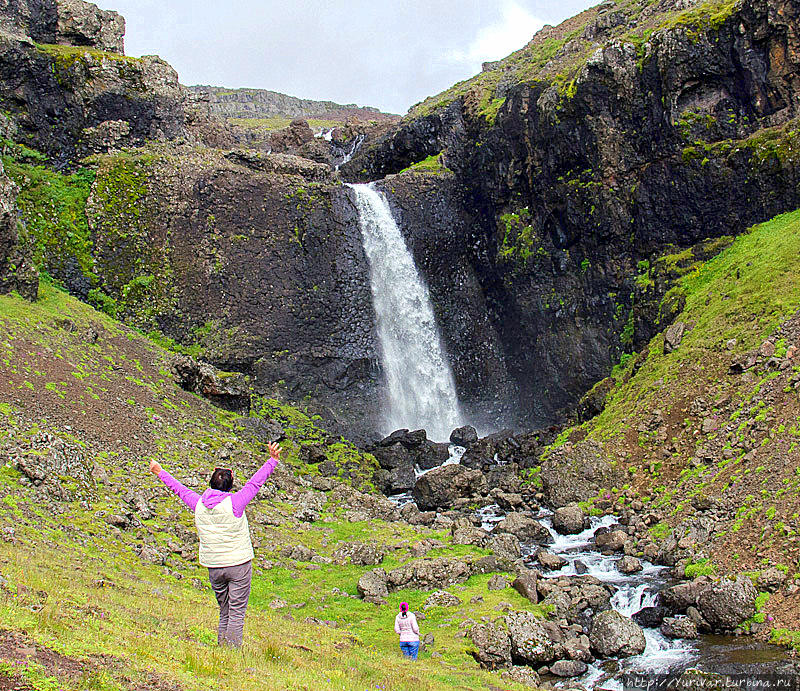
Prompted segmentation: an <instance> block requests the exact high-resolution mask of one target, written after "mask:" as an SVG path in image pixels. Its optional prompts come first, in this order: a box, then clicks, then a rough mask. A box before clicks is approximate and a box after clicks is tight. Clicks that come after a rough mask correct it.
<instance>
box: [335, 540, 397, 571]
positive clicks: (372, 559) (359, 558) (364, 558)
mask: <svg viewBox="0 0 800 691" xmlns="http://www.w3.org/2000/svg"><path fill="white" fill-rule="evenodd" d="M384 556H385V551H384V549H383V548H382V547H379V546H378V545H368V544H363V543H361V542H346V543H344V544H343V545H340V546H339V547H337V548H336V551H335V552H334V553H333V561H334V563H335V564H347V563H348V562H349V563H350V564H353V565H355V566H377V565H378V564H380V563H382V562H383V558H384Z"/></svg>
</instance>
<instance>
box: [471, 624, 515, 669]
mask: <svg viewBox="0 0 800 691" xmlns="http://www.w3.org/2000/svg"><path fill="white" fill-rule="evenodd" d="M469 637H470V639H471V640H472V643H473V644H474V645H475V647H476V648H477V652H475V653H474V656H475V659H476V660H477V661H478V663H479V664H480V665H481V666H482V667H486V668H487V669H498V668H500V667H508V665H510V664H511V638H510V637H509V635H508V632H507V631H506V629H505V627H503V626H502V625H498V624H475V625H474V626H473V627H472V628H471V629H470V630H469Z"/></svg>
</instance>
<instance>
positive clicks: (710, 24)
mask: <svg viewBox="0 0 800 691" xmlns="http://www.w3.org/2000/svg"><path fill="white" fill-rule="evenodd" d="M682 7H683V6H681V7H678V6H676V5H674V4H671V3H666V2H662V3H660V4H659V5H658V7H657V9H659V11H661V12H662V15H657V14H656V15H655V18H654V17H653V16H649V17H648V16H646V15H640V16H639V17H638V18H637V21H639V22H641V23H642V24H643V26H642V29H643V31H642V33H640V34H637V33H636V32H632V31H630V24H629V22H630V20H631V17H630V16H628V15H625V12H630V9H629V10H618V9H617V8H616V7H612V6H611V5H610V4H605V5H602V6H600V8H596V9H595V10H593V11H591V12H589V13H585V14H584V15H582V16H581V17H579V18H576V20H571V21H570V22H569V23H568V26H566V27H565V28H564V30H562V31H561V33H559V30H560V29H561V28H559V29H552V28H548V29H546V30H545V31H544V32H543V36H541V37H539V38H538V39H535V40H534V41H533V42H532V44H531V45H530V46H529V47H528V48H527V49H526V50H527V51H528V52H527V53H525V55H527V58H526V59H527V60H528V64H529V65H531V64H534V62H535V60H534V57H531V51H534V53H535V51H536V50H541V49H542V45H550V46H551V49H550V54H549V60H548V62H547V63H545V64H543V65H540V69H539V72H538V73H536V74H534V75H533V77H532V78H531V75H530V74H528V75H523V76H525V78H524V79H523V78H522V77H521V76H520V74H521V72H520V70H521V69H522V68H521V67H520V66H519V64H520V60H521V58H520V56H519V55H516V54H515V56H512V58H510V59H509V61H507V62H506V63H505V64H501V65H499V66H495V67H494V70H491V69H490V70H489V72H488V74H484V75H480V76H479V77H478V78H476V80H475V81H474V83H473V84H472V85H471V86H470V85H469V84H468V85H467V87H465V88H464V90H463V92H462V93H450V94H444V95H443V96H441V97H439V98H438V100H437V99H433V100H432V103H428V104H423V106H421V107H420V108H418V109H417V111H416V112H415V113H413V114H412V116H411V117H409V118H407V119H406V120H404V122H403V124H402V125H401V126H400V127H399V128H398V129H397V130H396V131H395V132H393V133H391V134H390V135H389V136H387V137H385V138H384V139H383V140H382V141H381V142H379V143H377V144H376V145H374V146H373V147H371V148H368V149H367V150H365V151H364V152H363V153H362V155H361V156H357V157H356V159H355V160H353V161H352V162H351V163H349V164H347V165H346V166H345V167H344V169H343V170H344V171H345V174H346V175H349V176H352V177H361V178H364V177H367V178H374V177H380V176H384V175H387V174H392V173H396V172H397V171H399V170H400V169H402V168H404V167H406V166H408V165H409V164H411V163H412V162H414V161H419V160H422V159H424V158H425V157H426V156H430V155H433V154H438V153H439V152H443V154H442V160H443V162H444V163H445V164H446V165H447V167H449V168H451V169H452V170H453V171H454V172H455V175H456V179H457V180H459V181H460V182H461V184H462V185H463V188H464V189H463V192H461V193H459V195H458V196H455V197H452V198H451V200H452V203H453V204H454V205H455V206H456V207H457V208H459V209H460V210H461V213H462V214H464V215H465V216H467V217H469V218H470V219H472V225H471V228H470V231H469V234H468V235H464V236H462V237H461V238H460V240H461V242H462V243H463V245H464V247H465V254H466V257H467V258H468V259H467V261H468V262H469V264H470V266H471V268H472V271H473V272H474V275H475V276H476V277H477V279H478V281H479V283H480V285H481V288H482V294H483V299H484V303H485V304H486V306H487V311H486V314H487V316H488V319H489V321H490V323H491V325H492V329H493V331H494V333H496V334H497V338H498V342H499V343H501V344H502V350H503V352H504V354H505V358H504V360H505V363H506V368H507V371H508V372H509V374H510V375H511V378H512V380H513V381H515V382H516V384H517V386H518V389H519V402H520V408H521V410H522V411H524V413H523V415H522V419H521V420H517V421H516V422H526V421H527V422H529V423H542V422H546V421H551V420H556V419H558V418H559V416H560V415H561V414H562V413H563V411H565V410H567V409H569V408H570V407H571V406H572V405H574V403H575V402H576V400H577V397H578V396H579V395H580V394H581V393H582V392H583V391H585V390H587V389H588V388H589V387H590V386H591V385H592V384H593V383H594V382H595V381H597V380H598V379H600V378H602V376H604V375H605V374H606V373H607V372H608V371H609V370H610V367H611V365H612V364H613V363H614V362H615V361H616V360H617V359H618V358H619V356H620V353H621V352H623V350H630V349H632V348H633V347H634V346H635V345H636V342H635V341H637V340H638V342H641V341H642V340H644V338H645V337H646V334H640V336H641V338H639V339H636V336H637V334H636V333H635V329H634V325H635V323H636V305H635V304H634V293H635V288H636V278H637V275H639V274H640V273H641V272H642V271H643V265H640V262H648V260H649V259H650V258H652V257H654V256H656V255H657V254H659V253H660V252H661V251H662V250H663V249H664V248H665V247H667V246H668V245H670V244H675V245H678V246H682V247H685V246H688V245H691V244H693V243H695V242H697V241H698V240H700V239H703V238H706V237H715V236H720V235H723V234H729V233H731V232H734V233H735V232H739V231H741V230H743V229H744V228H746V227H747V226H749V225H751V224H752V223H755V222H758V221H761V220H765V219H767V218H770V217H771V216H773V215H775V214H776V213H779V212H781V211H785V210H788V209H793V208H795V207H797V206H798V204H800V194H799V193H798V172H799V171H798V168H797V159H796V157H795V155H794V148H793V146H794V144H795V143H796V134H795V130H796V127H797V126H796V121H795V118H796V117H797V115H798V105H800V103H799V101H800V97H799V96H798V91H797V85H798V77H800V71H799V69H798V68H800V53H798V42H797V34H796V26H797V23H798V21H797V20H798V16H797V14H798V8H797V6H796V4H795V3H790V2H783V1H771V2H765V1H761V0H751V1H749V2H745V3H743V4H741V5H739V4H736V3H733V4H726V5H725V6H724V7H723V6H721V4H720V3H695V7H693V8H690V9H683V10H682ZM620 12H621V13H622V14H620ZM623 15H624V16H623ZM643 16H644V18H643ZM576 22H577V23H576ZM646 22H650V26H654V27H655V28H653V29H651V30H648V31H644V29H645V28H646V27H647V24H646ZM658 22H660V24H659V23H658ZM567 29H568V30H569V31H566V30H567ZM621 32H624V33H621ZM576 35H577V38H572V39H569V38H568V37H569V36H576ZM643 37H644V38H643ZM537 41H538V42H537ZM553 41H556V43H555V44H553ZM554 45H555V46H559V45H560V47H558V48H557V50H553V46H554ZM523 52H524V51H523ZM576 56H577V57H576ZM580 56H583V57H582V58H581V57H580ZM559 70H562V71H561V72H559ZM492 73H494V76H492ZM498 74H499V75H500V76H498ZM389 179H390V180H391V179H392V178H389ZM403 193H407V194H409V196H410V195H413V194H414V193H415V192H414V191H413V190H412V191H407V192H401V194H403ZM397 203H398V205H400V206H402V205H403V202H402V201H398V202H397ZM414 232H415V231H414V229H411V230H410V233H411V234H412V235H413V234H414ZM423 266H425V263H424V262H423ZM426 268H427V271H426V275H427V276H428V278H429V280H430V281H431V282H432V284H433V285H434V286H435V285H436V278H435V276H434V275H433V274H432V273H431V270H430V267H426ZM438 271H439V272H442V271H445V272H446V271H447V269H446V268H445V267H442V266H440V267H438ZM434 298H435V299H436V300H437V301H440V300H442V301H444V303H445V304H446V303H447V302H448V298H447V297H445V296H443V295H442V294H440V293H439V292H438V291H437V290H434ZM660 328H663V325H662V326H661V327H660Z"/></svg>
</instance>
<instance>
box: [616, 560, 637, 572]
mask: <svg viewBox="0 0 800 691" xmlns="http://www.w3.org/2000/svg"><path fill="white" fill-rule="evenodd" d="M617 569H619V571H621V572H622V573H638V572H639V571H641V570H642V562H640V561H639V560H638V559H637V558H636V557H631V556H626V557H622V559H620V560H619V561H618V562H617Z"/></svg>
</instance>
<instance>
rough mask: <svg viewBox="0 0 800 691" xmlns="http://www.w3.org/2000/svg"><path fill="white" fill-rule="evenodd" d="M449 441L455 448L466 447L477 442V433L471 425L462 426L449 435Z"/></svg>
mask: <svg viewBox="0 0 800 691" xmlns="http://www.w3.org/2000/svg"><path fill="white" fill-rule="evenodd" d="M450 441H451V442H452V443H453V444H456V445H457V446H464V447H467V446H469V445H470V444H474V443H475V442H476V441H478V433H477V432H476V431H475V428H474V427H472V425H464V427H459V428H457V429H454V430H453V431H452V432H451V433H450Z"/></svg>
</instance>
